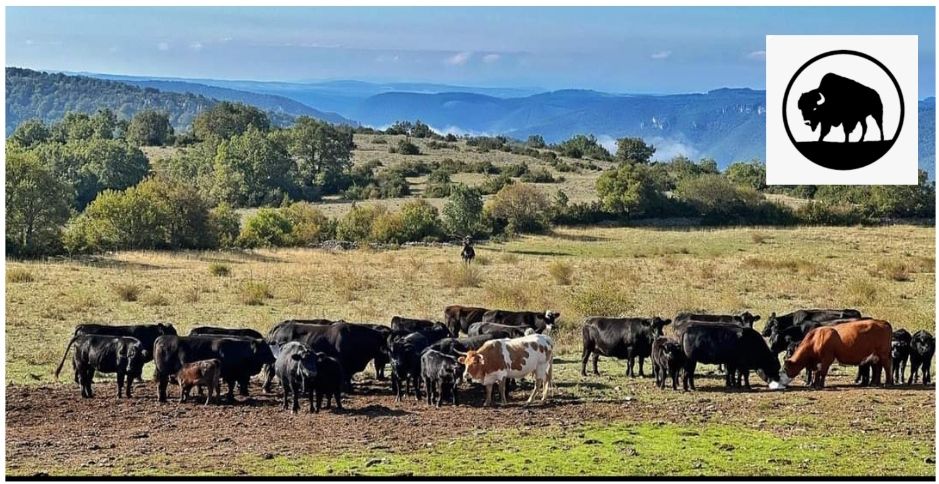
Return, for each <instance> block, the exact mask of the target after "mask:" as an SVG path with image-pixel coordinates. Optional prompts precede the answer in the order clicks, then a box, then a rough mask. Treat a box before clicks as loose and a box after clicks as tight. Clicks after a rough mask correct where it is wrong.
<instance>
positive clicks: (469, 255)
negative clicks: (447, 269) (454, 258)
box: [460, 235, 476, 264]
mask: <svg viewBox="0 0 939 484" xmlns="http://www.w3.org/2000/svg"><path fill="white" fill-rule="evenodd" d="M460 257H462V258H463V262H465V263H467V264H469V263H470V262H473V258H475V257H476V251H475V250H473V238H472V237H470V236H469V235H467V236H466V237H463V250H462V251H460Z"/></svg>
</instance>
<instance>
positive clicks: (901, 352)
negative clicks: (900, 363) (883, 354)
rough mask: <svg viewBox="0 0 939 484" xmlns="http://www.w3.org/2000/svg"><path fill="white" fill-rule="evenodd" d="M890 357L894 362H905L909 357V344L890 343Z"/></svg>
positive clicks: (895, 341) (903, 342) (898, 341)
mask: <svg viewBox="0 0 939 484" xmlns="http://www.w3.org/2000/svg"><path fill="white" fill-rule="evenodd" d="M890 356H891V357H892V358H894V359H896V360H905V359H906V358H907V357H908V356H910V343H909V342H907V341H902V340H893V341H891V342H890Z"/></svg>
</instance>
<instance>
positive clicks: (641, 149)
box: [616, 137, 655, 163]
mask: <svg viewBox="0 0 939 484" xmlns="http://www.w3.org/2000/svg"><path fill="white" fill-rule="evenodd" d="M654 154H655V146H653V145H650V144H646V142H645V141H643V140H642V138H630V137H626V138H620V139H618V140H616V160H617V161H619V162H630V163H648V162H649V161H651V160H652V155H654Z"/></svg>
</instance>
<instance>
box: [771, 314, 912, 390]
mask: <svg viewBox="0 0 939 484" xmlns="http://www.w3.org/2000/svg"><path fill="white" fill-rule="evenodd" d="M892 336H893V328H891V326H890V323H888V322H886V321H881V320H877V319H861V320H858V321H853V322H849V323H842V324H839V325H835V326H823V327H820V328H815V329H813V330H811V331H809V332H808V334H806V335H805V338H804V339H803V340H802V343H800V344H799V347H798V348H796V350H795V352H794V353H793V354H792V356H791V357H789V358H788V359H786V361H785V364H784V365H783V367H784V369H785V373H786V374H785V375H784V376H783V377H782V380H781V381H780V383H782V384H783V385H786V384H788V383H789V381H791V380H792V379H793V378H795V377H796V375H798V374H799V372H801V371H802V369H803V368H810V369H813V370H817V372H818V373H816V377H815V380H814V382H813V386H815V387H816V388H822V387H824V386H825V376H826V375H828V369H829V367H831V364H832V363H833V362H834V361H835V360H838V362H839V363H841V364H845V365H863V364H872V365H874V383H875V384H876V383H880V370H881V368H883V369H885V370H886V371H887V384H888V385H892V384H893V371H892V360H891V358H890V340H891V338H892Z"/></svg>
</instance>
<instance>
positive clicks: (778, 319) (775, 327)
mask: <svg viewBox="0 0 939 484" xmlns="http://www.w3.org/2000/svg"><path fill="white" fill-rule="evenodd" d="M861 317H862V316H861V312H860V311H858V310H857V309H799V310H798V311H793V312H791V313H788V314H783V315H782V316H776V313H772V314H770V315H769V319H767V320H766V326H764V327H763V332H762V334H763V336H765V337H767V338H769V337H770V336H771V335H772V334H773V332H774V331H781V330H784V329H786V328H788V327H790V326H797V325H800V324H802V323H803V322H809V321H811V322H816V323H823V322H825V321H833V320H836V319H842V320H847V321H850V320H855V319H861ZM810 329H811V328H810ZM807 332H808V330H806V333H807Z"/></svg>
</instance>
